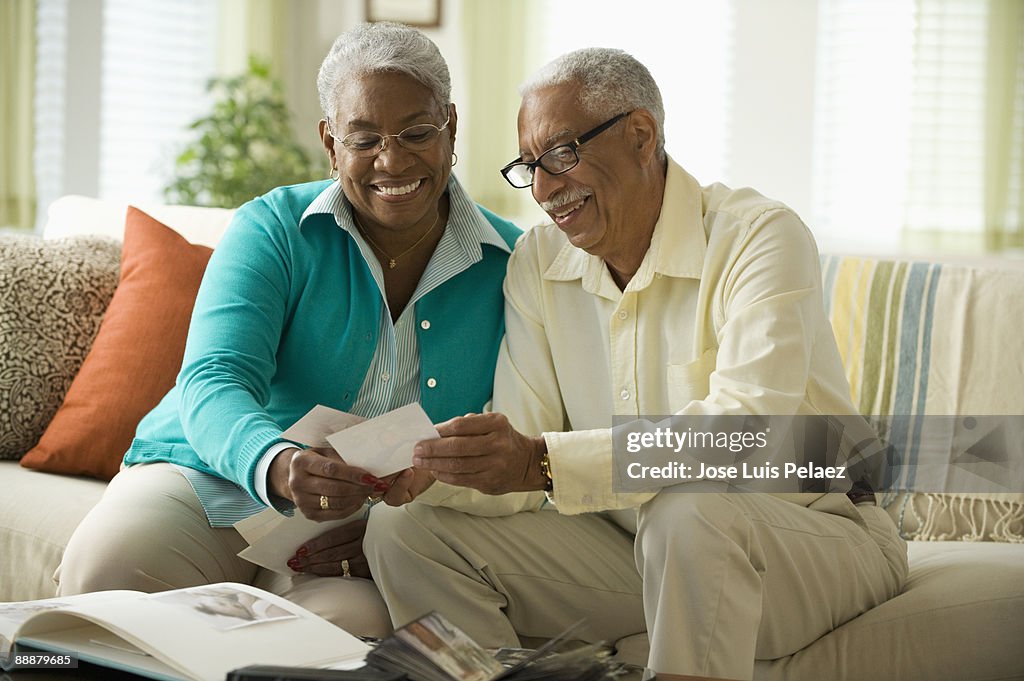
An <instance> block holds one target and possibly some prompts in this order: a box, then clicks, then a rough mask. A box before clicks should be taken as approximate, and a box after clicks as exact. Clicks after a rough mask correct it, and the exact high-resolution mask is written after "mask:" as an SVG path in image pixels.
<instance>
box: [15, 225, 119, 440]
mask: <svg viewBox="0 0 1024 681" xmlns="http://www.w3.org/2000/svg"><path fill="white" fill-rule="evenodd" d="M120 256H121V244H120V242H118V241H116V240H113V239H109V238H106V237H71V238H67V239H55V240H52V241H44V240H42V239H40V238H38V237H35V236H23V235H6V234H5V235H0V405H3V407H2V408H0V459H18V458H20V457H21V456H22V454H24V453H25V452H26V451H28V450H29V449H31V448H32V446H33V445H35V443H36V442H37V441H38V440H39V438H40V437H41V436H42V434H43V431H44V430H45V429H46V426H47V424H48V423H49V422H50V419H52V418H53V415H54V414H55V413H56V411H57V408H58V407H60V404H61V401H62V400H63V399H64V394H65V393H66V392H67V390H68V386H69V385H71V380H72V379H73V378H74V377H75V374H76V373H77V372H78V368H79V367H80V366H81V364H82V360H84V359H85V355H86V353H88V352H89V347H90V345H92V341H93V338H95V336H96V333H97V331H98V330H99V327H100V322H101V321H102V319H103V311H104V310H106V308H107V304H108V303H109V302H110V298H111V296H112V295H113V294H114V289H115V288H116V287H117V281H118V268H119V262H120Z"/></svg>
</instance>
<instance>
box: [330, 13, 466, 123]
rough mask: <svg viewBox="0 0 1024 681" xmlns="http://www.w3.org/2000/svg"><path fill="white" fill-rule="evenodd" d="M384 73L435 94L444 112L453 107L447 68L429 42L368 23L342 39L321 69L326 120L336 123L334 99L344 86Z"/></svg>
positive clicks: (399, 27)
mask: <svg viewBox="0 0 1024 681" xmlns="http://www.w3.org/2000/svg"><path fill="white" fill-rule="evenodd" d="M381 72H397V73H404V74H406V75H408V76H410V77H412V78H413V79H414V80H416V81H417V82H418V83H421V84H423V85H424V86H426V87H427V89H429V90H430V91H431V92H432V93H433V94H434V98H435V99H436V100H437V103H438V106H439V107H441V108H442V109H447V107H448V105H449V104H450V103H451V95H452V81H451V76H450V75H449V74H448V64H447V63H446V62H445V60H444V57H442V56H441V52H440V50H438V49H437V45H435V44H434V43H433V42H432V41H431V40H430V38H428V37H427V36H425V35H423V33H421V32H420V31H417V30H416V29H414V28H410V27H409V26H405V25H403V24H394V23H390V22H378V23H372V24H371V23H365V24H359V25H358V26H356V27H355V28H353V29H351V30H348V31H345V32H344V33H342V34H341V35H339V36H338V37H337V38H336V39H335V41H334V44H333V45H331V50H330V52H328V53H327V56H326V57H324V61H323V63H322V64H321V65H320V73H319V74H318V75H317V78H316V88H317V90H318V91H319V92H320V108H321V109H322V110H323V112H324V116H325V117H326V118H327V119H328V120H334V114H335V108H336V107H337V104H338V103H337V101H336V99H335V97H336V93H337V92H338V89H339V87H340V86H341V84H342V83H344V82H346V81H348V80H349V79H352V78H358V77H359V76H363V75H365V74H368V73H381Z"/></svg>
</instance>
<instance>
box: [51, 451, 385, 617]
mask: <svg viewBox="0 0 1024 681" xmlns="http://www.w3.org/2000/svg"><path fill="white" fill-rule="evenodd" d="M246 546H247V544H246V542H245V540H243V539H242V537H241V536H240V535H239V534H238V532H237V531H236V530H235V529H234V528H231V527H227V528H222V527H217V528H214V527H210V525H209V522H208V521H207V519H206V514H205V513H204V511H203V508H202V506H201V505H200V503H199V499H198V498H197V497H196V494H195V492H194V491H193V490H192V486H191V485H190V484H189V482H188V480H186V479H185V476H183V475H182V474H181V473H180V472H179V471H178V470H177V469H176V468H174V467H173V466H171V465H170V464H147V465H139V466H131V467H129V468H126V469H124V470H122V471H121V472H120V473H118V474H117V475H116V476H115V477H114V479H113V480H111V482H110V485H108V486H107V489H106V491H105V492H104V494H103V497H102V498H101V499H100V502H99V503H98V504H97V505H96V506H95V507H94V508H93V509H92V510H91V511H90V512H89V514H88V515H87V516H86V517H85V518H84V519H83V520H82V523H81V524H80V525H79V526H78V529H77V530H75V533H74V535H72V537H71V541H70V542H69V543H68V546H67V549H66V550H65V552H64V559H63V561H62V562H61V564H60V567H58V568H57V572H56V573H55V574H54V581H55V582H57V585H58V594H59V595H62V596H66V595H69V594H77V593H87V592H91V591H102V590H107V589H134V590H138V591H144V592H155V591H164V590H167V589H177V588H183V587H188V586H197V585H200V584H212V583H215V582H241V583H243V584H252V585H254V586H257V587H260V588H262V589H265V590H266V591H270V592H272V593H275V594H278V595H280V596H283V597H284V598H287V599H289V600H290V601H292V602H294V603H298V604H299V605H301V606H302V607H304V608H306V609H307V610H311V611H313V612H315V613H317V614H318V615H320V616H321V617H324V618H326V619H328V620H330V621H331V622H333V623H335V624H336V625H338V626H340V627H341V628H343V629H345V630H346V631H348V632H349V633H352V634H355V635H360V636H385V635H387V634H388V633H389V632H390V631H391V624H390V621H389V618H388V614H387V610H386V608H385V607H384V602H383V600H382V599H381V597H380V594H379V593H378V591H377V588H376V586H375V585H374V583H373V582H372V581H370V580H367V579H359V578H341V577H316V576H311V575H310V576H305V575H296V576H295V577H285V576H283V575H278V574H276V573H274V572H271V571H269V570H265V569H263V568H260V567H258V566H256V565H254V564H253V563H250V562H249V561H247V560H244V559H242V558H239V557H238V556H237V555H236V554H237V553H238V552H239V551H241V550H242V549H244V548H245V547H246Z"/></svg>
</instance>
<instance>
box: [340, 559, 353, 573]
mask: <svg viewBox="0 0 1024 681" xmlns="http://www.w3.org/2000/svg"><path fill="white" fill-rule="evenodd" d="M341 576H342V577H351V576H352V570H351V568H350V567H349V564H348V560H347V559H346V560H343V561H341Z"/></svg>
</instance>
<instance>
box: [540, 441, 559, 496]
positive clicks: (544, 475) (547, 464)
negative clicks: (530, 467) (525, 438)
mask: <svg viewBox="0 0 1024 681" xmlns="http://www.w3.org/2000/svg"><path fill="white" fill-rule="evenodd" d="M537 451H538V454H539V456H538V461H537V468H538V469H539V470H540V474H541V482H542V484H543V487H541V489H543V490H544V491H545V492H552V491H553V490H554V488H555V481H554V477H553V476H552V475H551V458H550V457H549V456H548V445H547V442H546V441H545V440H544V437H543V436H541V437H538V438H537Z"/></svg>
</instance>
